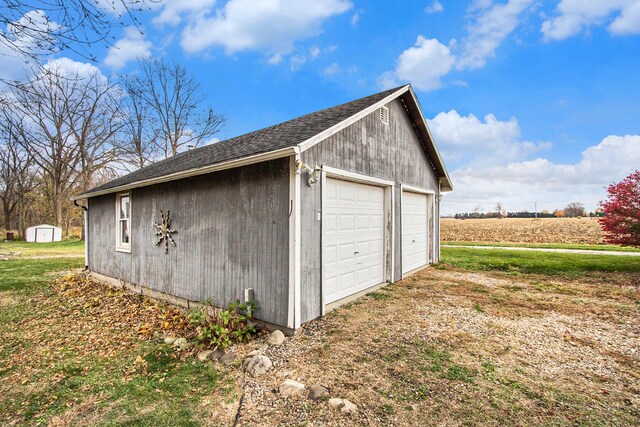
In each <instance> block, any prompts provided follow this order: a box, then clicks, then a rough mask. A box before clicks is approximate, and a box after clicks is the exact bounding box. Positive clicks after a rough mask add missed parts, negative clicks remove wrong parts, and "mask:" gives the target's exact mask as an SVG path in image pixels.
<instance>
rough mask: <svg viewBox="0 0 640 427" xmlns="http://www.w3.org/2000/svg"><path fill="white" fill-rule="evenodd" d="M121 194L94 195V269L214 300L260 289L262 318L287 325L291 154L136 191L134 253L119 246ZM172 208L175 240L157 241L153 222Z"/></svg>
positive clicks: (91, 259) (231, 298) (180, 294)
mask: <svg viewBox="0 0 640 427" xmlns="http://www.w3.org/2000/svg"><path fill="white" fill-rule="evenodd" d="M115 197H116V196H115V194H111V195H106V196H100V197H95V198H92V199H90V200H89V227H88V228H89V236H90V237H89V242H90V243H89V268H90V269H91V270H93V271H95V272H98V273H102V274H105V275H107V276H111V277H114V278H118V279H121V280H124V281H127V282H130V283H134V284H138V285H141V286H146V287H149V288H152V289H155V290H158V291H161V292H165V293H168V294H172V295H176V296H178V297H182V298H186V299H188V300H191V301H204V300H207V299H211V300H212V301H213V302H214V303H215V304H216V305H218V306H222V305H227V304H228V303H229V302H232V301H235V300H236V299H238V298H239V299H241V300H242V298H243V295H244V289H245V288H254V290H255V299H256V301H257V302H258V303H259V304H260V309H259V310H258V311H257V313H256V317H257V318H259V319H262V320H264V321H267V322H271V323H275V324H279V325H287V314H288V306H287V304H288V295H289V291H288V289H289V222H288V221H289V159H288V158H285V159H279V160H273V161H269V162H264V163H259V164H256V165H251V166H246V167H242V168H238V169H232V170H227V171H221V172H215V173H211V174H207V175H201V176H197V177H192V178H187V179H182V180H179V181H173V182H168V183H165V184H158V185H153V186H149V187H143V188H138V189H134V190H132V192H131V217H132V222H131V242H132V246H131V253H130V254H129V253H121V252H116V250H115V224H116V222H115V221H116V219H115ZM161 209H162V210H164V211H165V212H166V211H167V210H170V211H171V219H172V228H174V229H176V230H177V233H176V234H175V235H174V240H175V241H176V244H177V246H176V247H173V246H170V247H169V253H168V254H165V253H164V247H156V246H155V242H156V239H157V238H156V236H155V227H154V226H153V225H152V222H153V221H157V222H160V210H161Z"/></svg>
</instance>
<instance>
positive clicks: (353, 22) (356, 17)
mask: <svg viewBox="0 0 640 427" xmlns="http://www.w3.org/2000/svg"><path fill="white" fill-rule="evenodd" d="M358 22H360V14H359V13H358V12H356V13H354V14H353V15H352V16H351V26H352V27H355V26H356V25H358Z"/></svg>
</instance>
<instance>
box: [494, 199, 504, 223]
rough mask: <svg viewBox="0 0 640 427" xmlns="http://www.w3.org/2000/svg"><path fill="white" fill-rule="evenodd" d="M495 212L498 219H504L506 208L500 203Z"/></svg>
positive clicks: (497, 204)
mask: <svg viewBox="0 0 640 427" xmlns="http://www.w3.org/2000/svg"><path fill="white" fill-rule="evenodd" d="M495 211H496V218H501V219H502V218H504V217H505V216H506V215H505V212H504V207H503V206H502V203H500V202H498V203H496V207H495Z"/></svg>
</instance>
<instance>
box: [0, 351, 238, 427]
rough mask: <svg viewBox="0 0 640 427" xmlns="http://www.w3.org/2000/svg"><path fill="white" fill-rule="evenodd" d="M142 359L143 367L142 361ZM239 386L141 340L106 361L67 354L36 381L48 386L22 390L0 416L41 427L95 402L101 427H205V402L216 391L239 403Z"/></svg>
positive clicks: (213, 369)
mask: <svg viewBox="0 0 640 427" xmlns="http://www.w3.org/2000/svg"><path fill="white" fill-rule="evenodd" d="M138 356H141V358H142V360H143V362H141V361H140V360H136V359H137V357H138ZM60 377H62V379H61V380H58V381H49V380H48V379H51V378H60ZM233 381H234V379H233V377H232V376H231V375H229V374H228V372H227V371H224V370H222V368H220V367H219V365H215V364H213V363H197V362H196V363H194V361H193V359H191V358H187V359H186V360H184V361H182V360H180V359H179V358H178V357H177V356H176V355H175V353H174V351H173V350H172V349H171V348H169V347H168V346H166V345H164V344H160V343H151V342H144V341H140V342H139V343H137V344H136V345H134V346H131V347H130V348H126V349H123V351H122V352H121V353H120V354H118V355H117V356H115V357H110V358H105V359H101V358H99V357H98V356H92V355H89V356H82V355H78V354H71V353H67V354H65V355H64V360H61V361H60V362H58V363H56V364H55V365H54V366H46V367H45V366H43V367H42V369H41V370H40V371H39V372H38V374H37V376H34V377H32V378H31V381H30V382H34V383H38V384H47V385H46V386H44V387H43V386H36V387H30V384H29V383H26V384H24V385H20V386H18V387H17V390H15V392H14V393H11V394H10V395H8V396H5V398H4V399H3V400H2V402H0V414H15V415H18V417H19V418H21V419H22V422H23V423H25V424H27V425H29V424H36V423H38V424H39V423H41V422H42V421H44V420H49V419H51V417H53V416H55V415H60V414H62V413H64V412H66V411H69V410H71V411H72V410H73V407H75V406H78V405H81V404H82V403H83V402H92V403H91V405H92V406H93V408H92V410H91V412H94V411H98V412H99V419H100V424H101V425H149V426H172V425H199V423H198V422H197V420H198V418H200V416H201V415H202V414H198V413H197V406H198V405H199V403H200V402H201V400H202V399H204V398H206V397H211V395H212V394H213V393H214V392H216V391H217V392H218V393H219V394H220V395H221V398H223V399H225V400H227V399H228V400H229V401H231V400H234V399H235V398H236V397H237V396H234V390H235V386H234V382H233ZM70 408H71V409H70ZM199 415H200V416H199Z"/></svg>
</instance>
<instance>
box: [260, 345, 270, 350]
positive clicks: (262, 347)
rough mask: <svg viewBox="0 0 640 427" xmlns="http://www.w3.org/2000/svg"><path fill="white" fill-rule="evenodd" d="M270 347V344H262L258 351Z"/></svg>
mask: <svg viewBox="0 0 640 427" xmlns="http://www.w3.org/2000/svg"><path fill="white" fill-rule="evenodd" d="M268 348H269V344H260V345H259V346H258V350H257V351H265V350H266V349H268Z"/></svg>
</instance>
